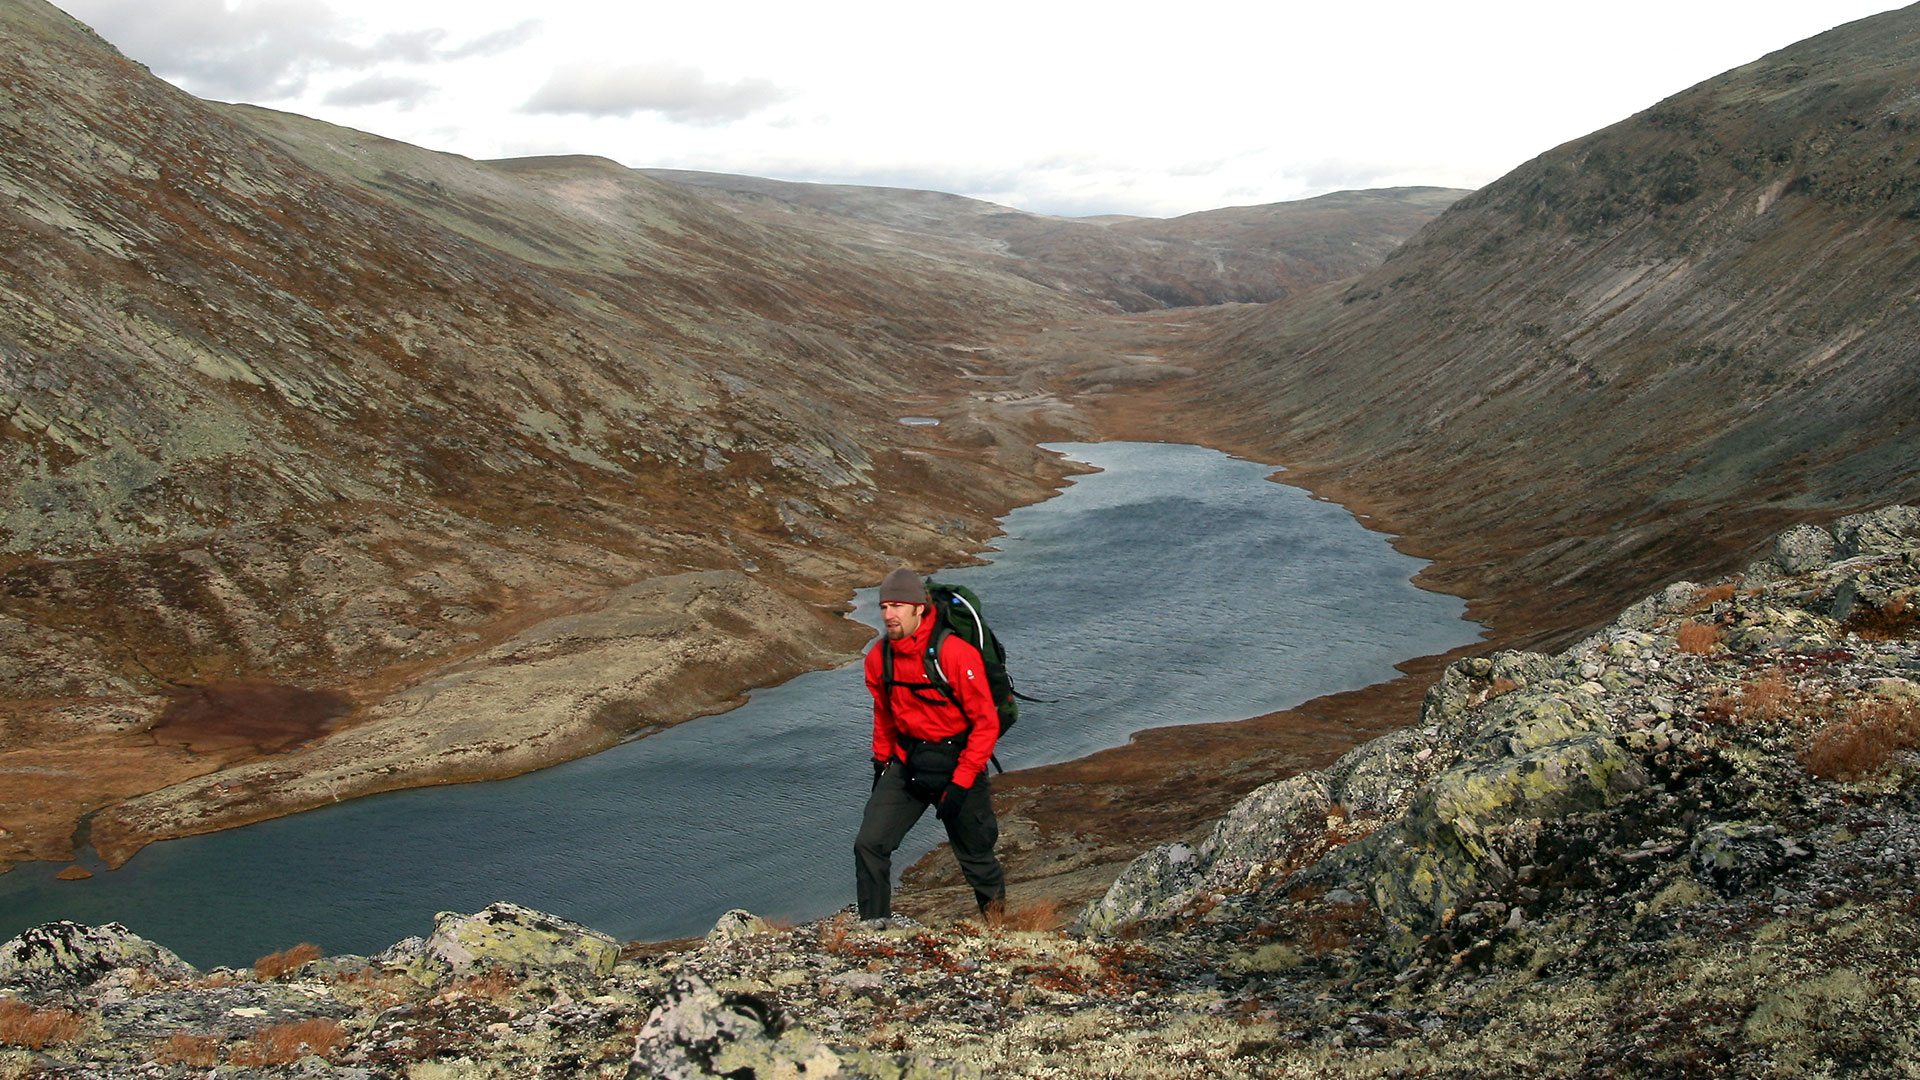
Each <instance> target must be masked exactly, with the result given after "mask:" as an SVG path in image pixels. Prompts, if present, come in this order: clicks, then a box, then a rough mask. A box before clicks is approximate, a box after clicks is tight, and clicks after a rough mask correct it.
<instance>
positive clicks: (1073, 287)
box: [643, 169, 1467, 311]
mask: <svg viewBox="0 0 1920 1080" xmlns="http://www.w3.org/2000/svg"><path fill="white" fill-rule="evenodd" d="M643 171H644V172H645V173H646V174H647V175H648V176H652V177H656V178H658V179H661V180H665V181H670V182H672V183H675V184H680V185H684V186H686V187H689V188H691V189H693V190H697V191H702V192H707V193H710V194H712V195H713V196H714V197H715V199H716V201H717V202H719V203H721V204H722V205H728V206H735V207H740V208H741V209H743V210H746V211H750V212H751V211H758V212H759V214H760V216H763V217H767V218H769V219H770V220H775V221H791V220H794V219H795V218H797V219H799V220H800V221H801V222H828V223H831V224H830V226H829V227H830V228H834V229H838V228H844V227H845V225H846V224H847V223H848V222H855V223H859V224H861V225H864V226H867V227H869V228H871V229H873V230H874V233H873V235H875V236H876V237H885V236H887V235H888V234H898V233H905V234H908V236H909V237H910V239H908V240H907V241H905V243H906V244H907V245H908V246H911V247H914V248H916V249H920V250H929V249H931V250H938V249H939V248H940V247H941V246H944V245H958V247H957V250H959V251H962V252H966V253H968V257H971V258H975V259H977V258H980V257H982V256H986V257H989V258H992V259H993V260H994V261H995V263H996V264H997V265H1000V266H1002V267H1004V268H1005V269H1006V270H1007V272H1009V273H1013V274H1019V275H1022V276H1025V277H1029V278H1032V279H1033V280H1034V281H1037V282H1040V283H1042V284H1045V285H1047V286H1048V287H1050V288H1055V289H1059V290H1062V291H1064V292H1068V293H1072V294H1078V295H1084V296H1088V297H1091V298H1095V299H1098V300H1102V301H1105V302H1106V303H1108V304H1111V305H1113V306H1114V307H1116V308H1117V309H1119V310H1121V311H1152V310H1156V309H1160V308H1166V307H1190V306H1196V305H1209V304H1230V303H1265V302H1267V301H1272V300H1280V299H1284V298H1286V297H1289V296H1292V295H1294V294H1296V293H1299V292H1301V291H1303V290H1305V289H1309V288H1311V287H1313V286H1315V285H1322V284H1325V283H1327V282H1331V281H1339V280H1341V279H1344V278H1349V277H1352V276H1354V275H1355V274H1358V273H1361V272H1363V271H1366V270H1371V269H1372V268H1373V267H1375V266H1377V265H1379V263H1380V260H1381V259H1383V258H1384V257H1385V256H1386V254H1387V253H1388V252H1390V251H1392V250H1393V249H1394V248H1395V247H1397V246H1399V245H1400V243H1401V242H1402V241H1404V240H1406V238H1407V237H1409V236H1411V235H1413V233H1414V232H1415V231H1417V230H1418V229H1419V228H1420V227H1421V226H1422V225H1425V224H1426V223H1427V222H1428V221H1430V220H1432V218H1433V217H1434V215H1436V214H1438V213H1439V212H1440V211H1441V210H1443V209H1445V208H1446V207H1447V206H1448V205H1450V204H1451V203H1453V202H1454V201H1455V200H1457V199H1459V198H1460V197H1461V196H1463V195H1465V194H1467V192H1464V191H1459V190H1455V189H1452V188H1382V189H1378V190H1373V191H1341V192H1335V193H1333V194H1331V195H1322V196H1319V197H1318V198H1312V199H1301V200H1299V201H1297V202H1286V203H1269V204H1266V205H1262V206H1235V207H1228V208H1225V209H1220V210H1206V211H1202V212H1199V213H1194V214H1186V215H1183V216H1181V217H1177V218H1170V219H1167V220H1161V219H1158V218H1135V217H1124V216H1109V217H1100V218H1061V217H1051V216H1048V215H1045V214H1033V213H1027V212H1025V211H1020V210H1012V209H1009V208H1007V207H1004V206H995V205H994V204H992V203H986V202H981V201H980V200H978V199H968V198H963V197H961V196H958V195H947V194H944V193H941V192H937V191H915V190H910V189H903V188H873V187H853V186H849V185H843V184H800V183H790V182H785V181H779V180H767V179H762V178H760V177H753V176H730V175H726V174H720V173H700V172H688V171H684V170H674V169H646V170H643ZM896 242H898V241H896Z"/></svg>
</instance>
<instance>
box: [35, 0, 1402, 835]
mask: <svg viewBox="0 0 1920 1080" xmlns="http://www.w3.org/2000/svg"><path fill="white" fill-rule="evenodd" d="M0 30H3V31H4V34H5V37H6V40H7V42H8V48H7V49H6V50H5V53H4V55H0V78H4V80H5V83H6V85H7V87H8V94H7V97H6V100H5V101H4V102H0V195H3V196H4V197H0V267H3V268H4V272H3V273H0V640H4V641H5V643H6V645H5V648H4V649H0V684H3V685H5V687H6V688H7V689H6V692H5V694H4V695H3V696H0V754H4V755H5V756H6V760H7V768H6V770H5V773H4V775H5V780H4V790H3V791H0V796H3V797H0V802H4V803H5V804H6V805H8V806H9V807H10V808H12V809H11V810H10V816H9V817H8V819H7V821H6V823H5V828H4V830H3V831H0V864H6V863H10V862H12V861H16V860H20V859H25V858H43V859H65V858H70V857H72V856H73V854H74V853H75V851H76V850H77V848H79V847H82V846H85V845H88V844H90V845H91V846H92V847H93V848H95V849H96V850H97V851H98V852H100V853H101V854H102V855H103V856H104V857H105V859H106V860H107V862H108V863H109V864H117V863H118V862H120V861H121V860H123V859H125V858H126V857H128V856H129V855H130V854H131V853H132V852H133V851H134V850H136V849H137V848H138V847H139V846H140V845H141V844H143V843H145V842H147V841H149V840H151V839H153V838H155V837H160V836H169V835H179V834H182V833H192V832H198V831H204V830H207V829H212V828H220V827H225V826H229V825H234V824H239V823H243V822H246V821H252V820H258V819H260V818H263V817H269V816H273V815H276V814H281V813H287V812H290V811H293V810H297V809H301V808H304V807H307V806H312V805H317V804H319V803H323V802H328V801H332V800H335V799H338V798H342V797H349V796H353V795H358V794H365V793H368V792H372V791H379V790H386V789H390V788H394V787H404V786H411V785H418V784H424V783H438V782H446V781H456V780H468V779H478V778H484V777H495V776H502V775H509V774H512V773H515V772H520V771H524V770H526V769H530V768H535V767H539V766H541V765H545V764H551V763H553V762H556V761H560V760H565V759H567V758H571V757H576V756H579V755H582V754H585V753H590V752H592V751H593V750H596V749H599V748H601V747H605V746H607V745H610V744H612V743H614V742H616V741H619V740H621V739H624V738H629V737H633V736H635V735H637V734H642V733H645V732H648V731H652V730H657V729H658V728H659V727H660V726H662V725H665V724H669V723H674V722H677V721H679V720H683V719H686V718H688V717H690V716H695V715H700V714H704V713H709V712H714V711H718V710H721V709H724V708H727V707H728V706H729V705H730V704H732V703H734V702H736V701H737V700H738V698H739V695H740V694H741V693H742V692H743V691H744V690H746V689H748V688H749V687H752V686H756V685H765V684H767V683H770V682H777V681H779V680H781V679H784V678H786V677H788V676H790V675H793V674H796V673H798V672H799V671H802V670H807V669H809V668H817V667H821V666H826V665H830V664H833V663H836V662H838V661H839V660H840V659H842V658H844V657H845V656H847V655H848V654H849V652H850V651H851V650H852V649H854V648H856V647H857V646H859V645H860V644H861V643H863V642H864V640H865V639H866V633H865V631H864V630H861V629H859V628H858V627H856V626H855V625H853V624H852V623H850V622H848V621H846V620H844V619H842V618H841V617H840V614H841V612H842V610H843V609H844V607H845V605H846V597H847V596H848V595H849V594H850V592H851V591H852V589H853V588H855V587H856V586H859V585H863V584H869V583H871V582H872V581H874V580H877V578H878V576H879V575H880V574H881V573H883V572H884V570H885V569H886V568H888V567H890V566H893V565H897V564H899V563H902V562H910V563H914V564H918V565H924V566H938V565H952V564H954V563H956V562H960V561H964V560H965V559H966V558H968V557H969V556H970V555H971V554H972V553H975V552H978V551H979V550H981V549H982V548H983V547H984V546H985V545H986V544H987V542H988V540H989V538H990V537H991V536H992V535H993V534H994V533H995V531H996V529H997V526H996V524H995V519H996V517H997V516H998V515H1000V514H1002V513H1004V512H1005V511H1006V510H1008V509H1009V508H1011V507H1012V506H1014V505H1017V504H1020V503H1024V502H1030V501H1033V500H1035V499H1038V498H1040V497H1043V496H1044V495H1046V494H1047V493H1048V492H1049V491H1050V490H1051V489H1052V488H1053V487H1055V486H1057V485H1058V484H1059V483H1061V482H1062V476H1063V473H1064V467H1063V466H1062V465H1061V464H1060V463H1059V462H1058V461H1057V460H1056V459H1054V458H1053V457H1051V456H1050V455H1047V454H1045V453H1043V452H1042V451H1040V450H1039V449H1038V448H1037V446H1036V445H1035V444H1036V443H1037V442H1039V441H1041V440H1042V439H1044V438H1046V437H1050V436H1059V435H1063V434H1068V435H1081V436H1085V435H1089V434H1091V433H1092V429H1091V428H1089V427H1088V426H1087V425H1086V424H1085V422H1084V421H1082V420H1081V419H1079V418H1077V417H1076V416H1075V415H1074V414H1073V413H1072V411H1071V409H1070V408H1069V407H1068V406H1067V405H1066V404H1065V403H1064V402H1062V401H1061V400H1060V399H1059V398H1058V397H1057V396H1055V395H1052V394H1051V393H1050V392H1049V391H1048V387H1047V385H1046V373H1045V371H1044V369H1043V366H1042V365H1040V364H1037V363H1036V362H1035V361H1034V360H1033V359H1032V358H1031V356H1030V355H1029V350H1028V344H1029V342H1031V341H1033V340H1036V339H1039V338H1042V337H1044V336H1045V335H1047V334H1049V333H1051V332H1053V331H1052V328H1056V327H1060V326H1071V325H1076V324H1077V323H1078V322H1079V321H1080V320H1082V319H1091V318H1095V317H1097V316H1099V315H1100V314H1101V313H1103V312H1107V311H1110V310H1111V308H1112V305H1111V304H1110V303H1107V302H1104V301H1101V300H1099V299H1096V298H1094V297H1092V296H1090V295H1088V294H1086V293H1084V292H1076V291H1073V290H1066V289H1061V288H1056V287H1052V286H1050V285H1048V284H1044V283H1043V282H1041V281H1038V280H1036V278H1043V277H1045V276H1046V275H1044V274H1039V273H1036V272H1034V270H1033V268H1032V267H1030V266H1028V265H1027V264H1026V263H1025V262H1024V261H1023V260H1021V259H1018V258H1014V257H1009V256H1005V255H994V256H991V257H987V256H983V255H982V254H981V253H980V252H979V251H978V250H976V249H977V245H975V246H974V248H969V247H968V246H967V245H965V244H959V243H947V244H937V243H931V242H929V241H928V237H927V234H924V233H909V232H905V231H901V230H898V229H883V228H881V227H879V226H876V225H872V224H870V223H862V222H859V221H856V220H854V219H853V218H852V217H850V216H847V215H840V216H839V217H837V218H835V219H833V220H831V221H827V220H824V219H818V220H802V219H801V218H800V217H799V216H797V215H794V214H790V213H783V214H778V215H768V214H763V213H746V212H743V211H742V210H741V208H739V207H738V206H735V205H730V204H728V203H726V202H723V201H719V200H716V199H715V198H713V197H710V193H705V192H702V191H699V190H695V189H690V188H688V187H686V186H685V185H680V184H670V183H665V182H662V181H660V180H658V179H655V178H653V177H650V176H647V175H645V174H642V173H639V172H636V171H634V170H631V169H627V168H624V167H622V166H619V165H617V164H615V163H613V162H610V161H607V160H605V159H599V158H592V157H565V158H543V159H531V160H515V161H499V162H476V161H472V160H468V159H465V158H461V157H458V156H455V155H450V154H443V153H435V152H431V151H427V150H423V149H420V148H418V147H413V146H408V145H405V144H402V143H398V142H394V141H392V140H389V139H384V138H381V137H379V136H376V135H371V134H367V133H363V132H357V131H351V130H346V129H342V128H338V127H334V126H331V125H327V124H322V123H318V122H315V121H312V120H309V119H306V118H303V117H298V116H291V115H287V114H283V113H276V112H272V111H268V110H264V109H259V108H252V107H247V106H239V105H219V104H213V103H208V102H204V101H200V100H198V99H195V98H193V97H191V96H189V95H186V94H184V93H181V92H180V91H178V90H176V89H174V88H173V87H170V86H168V85H167V84H165V83H163V82H161V81H159V80H157V79H155V78H153V77H152V76H151V74H150V73H149V72H147V71H146V70H145V69H144V68H142V67H140V66H139V65H138V64H135V63H133V62H131V61H129V60H128V59H126V58H125V57H123V56H121V55H119V54H118V53H117V52H115V51H114V50H113V49H112V48H111V47H109V46H108V45H107V44H106V43H104V42H102V41H101V40H100V39H99V38H98V37H97V36H95V35H94V34H93V33H92V32H90V31H89V30H87V29H86V28H85V27H83V26H81V25H79V24H78V23H75V22H74V21H73V20H71V19H69V18H68V17H66V16H65V15H63V14H62V13H61V12H59V11H58V10H57V9H55V8H54V7H52V6H50V5H48V4H45V3H42V2H39V0H7V2H5V3H0ZM898 198H899V197H898V196H897V195H896V194H893V193H881V194H879V195H876V196H874V200H875V201H876V202H879V203H887V202H897V201H898ZM1356 198H1358V199H1359V200H1360V201H1361V202H1365V201H1366V198H1365V197H1356ZM1387 201H1388V202H1389V203H1393V202H1395V201H1396V200H1394V199H1391V198H1390V199H1388V200H1387ZM981 205H982V206H984V204H981ZM1438 205H1439V204H1438V203H1437V202H1434V203H1432V204H1431V208H1432V209H1433V210H1437V209H1438ZM989 212H991V213H1006V214H1011V213H1012V212H1011V211H1006V210H1004V208H991V209H990V211H989ZM1274 212H1275V213H1280V211H1278V210H1276V211H1274ZM1355 220H1356V221H1358V222H1362V224H1356V225H1355V227H1354V228H1355V242H1356V243H1359V244H1361V245H1362V246H1363V247H1366V246H1368V245H1373V247H1371V248H1370V250H1377V243H1376V237H1377V235H1378V234H1379V233H1380V232H1381V231H1382V230H1381V228H1379V227H1376V226H1371V225H1364V215H1360V216H1358V217H1356V219H1355ZM1388 231H1390V230H1388ZM1404 231H1407V232H1410V231H1411V228H1410V227H1408V228H1407V229H1405V230H1404ZM1316 235H1317V234H1316ZM1213 242H1214V243H1215V245H1216V247H1217V248H1218V249H1219V250H1221V251H1228V250H1230V247H1231V245H1229V244H1226V243H1224V242H1222V241H1218V240H1216V241H1213ZM1102 272H1103V273H1105V272H1107V271H1102ZM1120 272H1121V271H1120V270H1112V271H1110V273H1112V274H1118V273H1120ZM1128 272H1132V271H1128ZM909 416H911V417H916V418H918V417H927V418H931V419H936V420H938V421H939V423H938V425H937V426H935V425H928V424H920V423H916V424H905V423H902V422H901V420H902V418H903V417H909Z"/></svg>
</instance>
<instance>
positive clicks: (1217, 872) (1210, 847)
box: [1075, 772, 1333, 934]
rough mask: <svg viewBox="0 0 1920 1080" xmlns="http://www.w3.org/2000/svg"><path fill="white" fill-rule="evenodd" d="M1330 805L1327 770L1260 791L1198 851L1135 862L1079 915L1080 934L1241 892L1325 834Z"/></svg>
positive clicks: (1173, 850) (1157, 851)
mask: <svg viewBox="0 0 1920 1080" xmlns="http://www.w3.org/2000/svg"><path fill="white" fill-rule="evenodd" d="M1332 805H1333V792H1332V788H1331V787H1330V785H1329V784H1328V782H1327V778H1326V776H1325V774H1323V773H1317V772H1313V773H1303V774H1301V775H1299V776H1293V777H1288V778H1287V779H1285V780H1276V781H1274V782H1273V783H1271V784H1266V785H1263V786H1261V787H1259V788H1256V789H1254V790H1253V791H1252V792H1251V793H1250V794H1248V795H1247V797H1246V798H1244V799H1242V800H1240V802H1239V803H1237V804H1236V805H1235V806H1234V808H1233V809H1232V810H1231V811H1229V812H1228V814H1227V816H1225V817H1223V818H1221V819H1220V820H1219V821H1217V822H1215V823H1214V826H1213V832H1212V833H1211V834H1210V835H1209V836H1208V837H1207V840H1206V842H1205V843H1204V844H1202V845H1200V847H1199V848H1198V849H1192V848H1189V847H1187V846H1186V845H1184V844H1162V845H1160V846H1159V847H1157V848H1154V849H1152V850H1151V851H1148V852H1145V853H1144V854H1142V855H1141V856H1140V857H1139V858H1136V859H1134V860H1133V862H1132V863H1130V864H1128V866H1127V868H1126V869H1125V870H1123V871H1121V872H1120V876H1119V877H1118V878H1116V879H1115V880H1114V883H1113V884H1112V885H1111V886H1109V887H1108V889H1107V892H1106V895H1105V896H1102V897H1101V898H1100V899H1099V900H1096V901H1094V902H1093V903H1092V904H1090V905H1088V907H1087V909H1086V910H1085V911H1084V912H1082V913H1081V915H1080V918H1079V919H1078V920H1077V921H1076V922H1075V929H1076V930H1077V931H1079V932H1081V933H1088V934H1105V933H1111V932H1113V931H1114V930H1117V929H1119V928H1120V927H1122V926H1125V925H1127V924H1128V923H1133V922H1140V921H1151V920H1155V919H1164V918H1167V917H1169V916H1172V915H1174V914H1176V913H1178V912H1179V911H1180V910H1181V909H1183V908H1185V907H1186V906H1187V905H1189V904H1190V903H1192V901H1193V900H1194V899H1195V898H1196V897H1197V896H1199V895H1201V894H1202V893H1208V892H1229V893H1232V892H1239V891H1242V890H1244V889H1245V888H1246V886H1247V884H1248V883H1249V881H1251V880H1253V879H1255V878H1257V877H1259V876H1260V875H1262V874H1263V873H1264V872H1266V871H1267V870H1268V869H1269V868H1271V867H1272V866H1273V865H1274V864H1285V863H1287V862H1290V861H1291V860H1292V859H1293V858H1294V857H1295V856H1296V853H1298V852H1300V851H1302V850H1303V849H1304V848H1305V847H1306V846H1307V845H1308V844H1310V843H1312V842H1314V841H1317V840H1319V839H1321V838H1322V837H1324V836H1325V835H1326V830H1327V811H1328V810H1329V809H1331V808H1332ZM1289 869H1291V868H1289Z"/></svg>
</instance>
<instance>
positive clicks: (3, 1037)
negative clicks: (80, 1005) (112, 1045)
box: [0, 998, 87, 1050]
mask: <svg viewBox="0 0 1920 1080" xmlns="http://www.w3.org/2000/svg"><path fill="white" fill-rule="evenodd" d="M86 1027H87V1021H86V1018H85V1017H83V1016H81V1015H80V1014H79V1013H76V1012H68V1011H67V1010H66V1009H36V1008H34V1007H33V1006H31V1005H29V1004H27V1003H26V1002H24V1001H20V1000H19V999H17V998H7V999H6V1000H4V1001H0V1046H24V1047H26V1048H27V1049H29V1050H41V1049H45V1048H46V1047H48V1046H51V1045H53V1044H54V1043H70V1042H72V1041H73V1040H75V1039H77V1038H79V1037H80V1033H81V1032H82V1031H84V1030H86Z"/></svg>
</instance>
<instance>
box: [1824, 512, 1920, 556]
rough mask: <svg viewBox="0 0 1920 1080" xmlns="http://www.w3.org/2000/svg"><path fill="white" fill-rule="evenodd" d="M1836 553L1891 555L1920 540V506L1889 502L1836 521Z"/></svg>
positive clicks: (1848, 554) (1834, 524) (1847, 554)
mask: <svg viewBox="0 0 1920 1080" xmlns="http://www.w3.org/2000/svg"><path fill="white" fill-rule="evenodd" d="M1833 535H1834V539H1835V540H1836V541H1837V544H1836V554H1837V555H1838V556H1839V557H1840V558H1842V559H1851V558H1854V557H1855V556H1858V555H1889V554H1898V553H1900V552H1903V551H1906V550H1908V549H1910V548H1912V547H1914V546H1915V545H1916V544H1920V507H1913V506H1887V507H1882V508H1881V509H1879V510H1874V511H1871V512H1869V513H1865V514H1850V515H1848V516H1847V517H1843V518H1841V519H1840V520H1839V521H1836V522H1834V523H1833Z"/></svg>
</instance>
